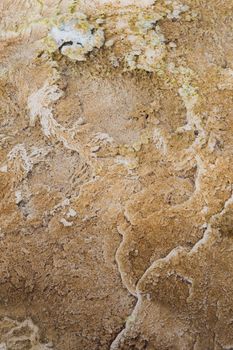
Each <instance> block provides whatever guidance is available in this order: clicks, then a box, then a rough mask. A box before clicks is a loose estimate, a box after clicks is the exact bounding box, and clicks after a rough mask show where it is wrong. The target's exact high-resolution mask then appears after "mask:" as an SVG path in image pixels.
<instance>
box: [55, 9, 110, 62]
mask: <svg viewBox="0 0 233 350" xmlns="http://www.w3.org/2000/svg"><path fill="white" fill-rule="evenodd" d="M50 35H51V37H52V38H53V39H54V40H55V42H56V44H57V47H58V48H59V49H60V50H61V53H62V54H63V55H65V56H68V57H69V58H71V59H74V60H76V61H85V60H86V57H85V55H86V54H87V53H88V52H91V51H92V50H93V49H94V48H98V49H99V48H100V47H101V46H103V44H104V31H103V29H101V28H98V27H97V26H96V27H95V26H94V25H93V24H91V23H89V22H88V20H87V17H86V16H85V15H79V18H78V19H73V20H71V21H70V22H68V23H63V24H62V25H60V26H58V27H53V28H52V29H51V31H50Z"/></svg>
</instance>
